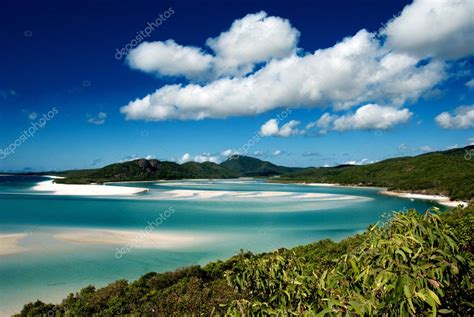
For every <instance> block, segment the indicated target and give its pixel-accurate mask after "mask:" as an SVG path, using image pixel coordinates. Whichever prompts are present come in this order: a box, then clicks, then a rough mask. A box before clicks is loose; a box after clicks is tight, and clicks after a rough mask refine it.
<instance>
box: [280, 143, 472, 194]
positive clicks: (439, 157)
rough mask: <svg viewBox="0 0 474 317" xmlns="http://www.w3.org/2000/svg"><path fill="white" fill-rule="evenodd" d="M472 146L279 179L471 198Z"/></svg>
mask: <svg viewBox="0 0 474 317" xmlns="http://www.w3.org/2000/svg"><path fill="white" fill-rule="evenodd" d="M470 154H474V146H467V147H465V148H461V149H453V150H448V151H440V152H432V153H426V154H422V155H418V156H414V157H397V158H392V159H388V160H384V161H380V162H377V163H374V164H368V165H344V166H337V167H319V168H308V169H305V170H302V171H298V172H295V173H290V174H286V175H284V176H282V177H280V178H279V180H278V181H291V182H318V183H338V184H343V185H363V186H380V187H388V188H389V189H392V190H400V191H416V192H420V193H427V194H442V195H447V196H449V197H450V198H451V199H465V200H470V199H473V198H474V156H471V155H470Z"/></svg>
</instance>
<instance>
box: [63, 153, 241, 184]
mask: <svg viewBox="0 0 474 317" xmlns="http://www.w3.org/2000/svg"><path fill="white" fill-rule="evenodd" d="M55 175H60V176H64V177H66V178H65V179H57V180H56V182H58V183H67V184H89V183H103V182H117V181H146V180H157V179H183V178H234V177H239V174H236V173H233V172H232V171H229V170H227V169H226V168H224V167H222V166H220V165H219V164H215V163H211V162H205V163H196V162H188V163H184V164H178V163H175V162H167V161H159V160H146V159H138V160H133V161H129V162H124V163H115V164H111V165H107V166H105V167H103V168H99V169H92V170H72V171H65V172H61V173H56V174H55Z"/></svg>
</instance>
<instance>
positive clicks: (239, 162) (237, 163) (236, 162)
mask: <svg viewBox="0 0 474 317" xmlns="http://www.w3.org/2000/svg"><path fill="white" fill-rule="evenodd" d="M221 166H223V167H225V168H227V169H228V170H231V171H233V172H235V173H238V174H239V175H241V176H247V177H252V176H275V175H282V174H287V173H291V172H296V171H301V170H303V168H301V167H286V166H279V165H275V164H273V163H270V162H267V161H262V160H259V159H257V158H254V157H249V156H235V157H232V156H231V157H230V158H229V159H228V160H226V161H225V162H222V163H221Z"/></svg>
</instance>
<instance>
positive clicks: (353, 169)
mask: <svg viewBox="0 0 474 317" xmlns="http://www.w3.org/2000/svg"><path fill="white" fill-rule="evenodd" d="M473 151H474V146H468V147H465V148H463V149H454V150H449V151H443V152H433V153H427V154H423V155H419V156H415V157H399V158H392V159H388V160H384V161H381V162H377V163H374V164H368V165H362V166H356V165H340V166H336V167H319V168H296V167H285V166H278V165H275V164H272V163H270V162H266V161H262V160H259V159H256V158H252V157H247V156H238V157H235V158H233V157H231V158H229V159H228V160H226V161H225V162H223V163H221V164H215V163H211V162H205V163H196V162H188V163H184V164H177V163H175V162H166V161H158V160H145V159H140V160H134V161H130V162H125V163H116V164H111V165H108V166H105V167H103V168H100V169H92V170H72V171H65V172H61V173H49V174H53V175H58V176H64V177H66V178H65V179H58V180H56V182H59V183H67V184H89V183H103V182H115V181H146V180H157V179H167V180H171V179H196V178H234V177H245V176H246V177H270V176H277V177H274V178H272V181H275V182H318V183H337V184H342V185H361V186H379V187H388V188H389V189H390V190H397V191H409V192H418V193H423V194H440V195H446V196H449V197H450V198H451V199H453V200H471V199H473V198H474V181H473V179H474V157H473V158H472V159H466V158H465V155H466V153H472V152H473Z"/></svg>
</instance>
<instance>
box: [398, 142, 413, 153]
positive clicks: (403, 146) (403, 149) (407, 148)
mask: <svg viewBox="0 0 474 317" xmlns="http://www.w3.org/2000/svg"><path fill="white" fill-rule="evenodd" d="M398 150H399V151H400V152H402V153H406V152H410V151H411V148H410V146H408V145H406V144H403V143H402V144H400V145H399V146H398Z"/></svg>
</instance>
